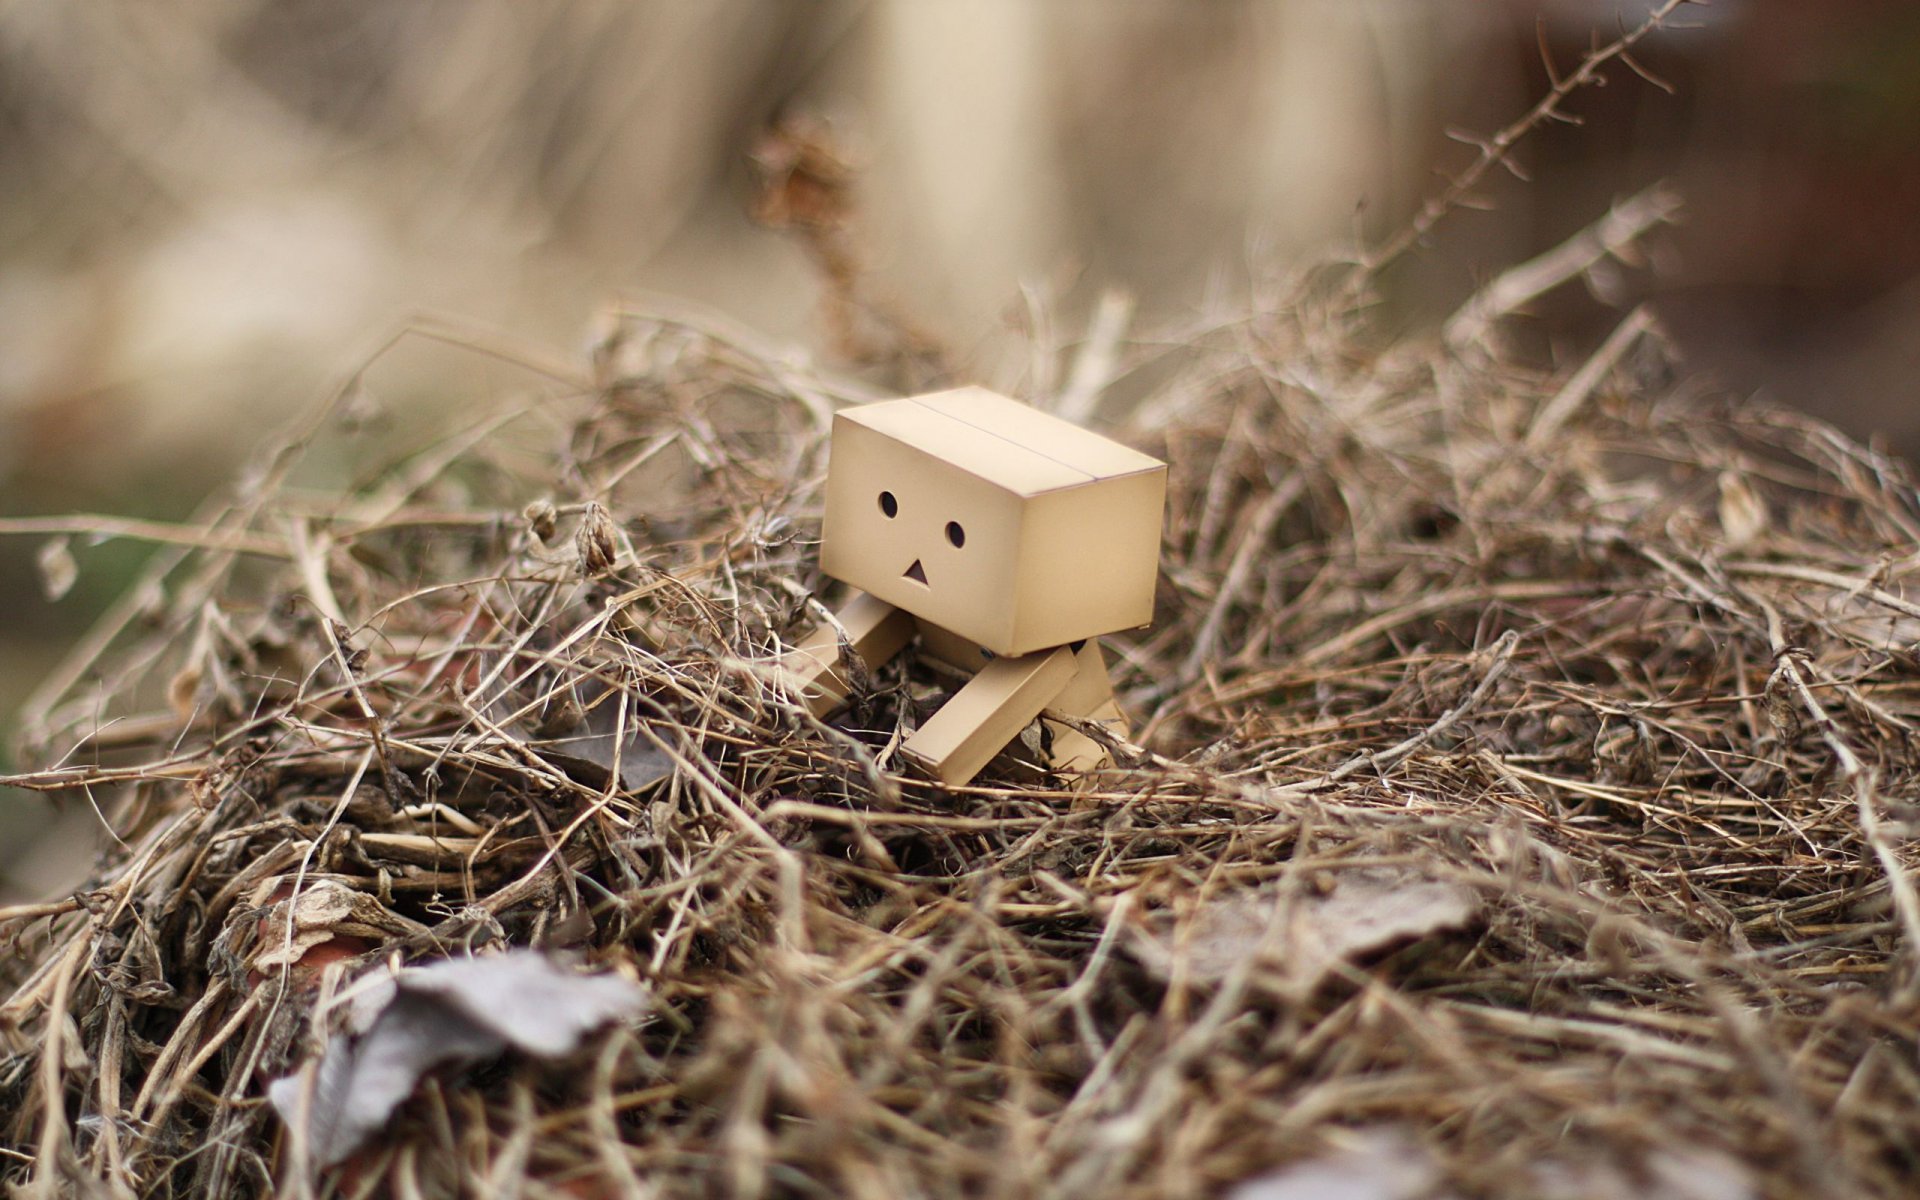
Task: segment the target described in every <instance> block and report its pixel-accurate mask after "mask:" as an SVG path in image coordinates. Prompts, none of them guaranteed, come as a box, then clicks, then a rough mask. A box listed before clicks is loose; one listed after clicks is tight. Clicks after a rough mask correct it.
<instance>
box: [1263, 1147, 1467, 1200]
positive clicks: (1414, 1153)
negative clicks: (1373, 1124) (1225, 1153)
mask: <svg viewBox="0 0 1920 1200" xmlns="http://www.w3.org/2000/svg"><path fill="white" fill-rule="evenodd" d="M1452 1195H1453V1193H1452V1192H1450V1191H1446V1190H1444V1189H1443V1188H1442V1187H1441V1181H1440V1168H1439V1166H1438V1165H1437V1164H1436V1163H1435V1162H1434V1159H1433V1155H1431V1154H1430V1153H1428V1152H1427V1150H1426V1149H1425V1148H1424V1147H1423V1146H1421V1145H1420V1144H1419V1143H1418V1142H1416V1141H1414V1140H1413V1138H1412V1137H1411V1136H1410V1135H1409V1134H1407V1133H1404V1132H1402V1131H1400V1130H1396V1129H1368V1130H1361V1131H1359V1132H1358V1133H1357V1134H1356V1135H1355V1136H1354V1139H1353V1144H1352V1145H1349V1146H1344V1147H1342V1148H1340V1149H1338V1150H1335V1151H1333V1152H1332V1153H1330V1154H1325V1155H1322V1156H1320V1157H1319V1158H1311V1159H1307V1160H1306V1161H1304V1162H1297V1163H1292V1164H1289V1165H1288V1166H1285V1167H1281V1168H1280V1169H1279V1170H1277V1171H1271V1172H1268V1173H1267V1174H1264V1175H1259V1176H1256V1177H1254V1178H1252V1179H1248V1180H1246V1181H1244V1182H1242V1183H1240V1184H1239V1185H1238V1186H1236V1187H1235V1188H1234V1189H1233V1190H1232V1191H1230V1192H1228V1193H1227V1200H1446V1198H1447V1197H1451V1196H1452Z"/></svg>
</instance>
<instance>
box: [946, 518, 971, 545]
mask: <svg viewBox="0 0 1920 1200" xmlns="http://www.w3.org/2000/svg"><path fill="white" fill-rule="evenodd" d="M947 540H948V541H949V542H952V543H953V548H954V549H955V550H958V549H959V548H960V547H962V546H964V545H966V544H967V531H966V530H964V529H962V528H960V522H958V521H948V522H947Z"/></svg>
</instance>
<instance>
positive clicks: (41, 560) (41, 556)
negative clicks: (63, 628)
mask: <svg viewBox="0 0 1920 1200" xmlns="http://www.w3.org/2000/svg"><path fill="white" fill-rule="evenodd" d="M33 561H34V565H36V566H37V567H39V568H40V590H41V591H42V592H43V593H45V594H46V597H47V599H48V600H49V601H53V600H58V599H60V598H61V597H63V596H65V595H66V594H67V593H68V592H70V591H72V590H73V585H74V584H75V583H76V582H78V581H79V579H80V564H78V563H76V562H75V561H74V560H73V544H72V543H71V542H70V541H68V539H66V538H64V537H57V538H53V539H51V540H50V541H48V542H46V543H44V544H43V545H42V546H41V547H40V549H39V551H38V552H37V553H36V554H35V555H34V556H33Z"/></svg>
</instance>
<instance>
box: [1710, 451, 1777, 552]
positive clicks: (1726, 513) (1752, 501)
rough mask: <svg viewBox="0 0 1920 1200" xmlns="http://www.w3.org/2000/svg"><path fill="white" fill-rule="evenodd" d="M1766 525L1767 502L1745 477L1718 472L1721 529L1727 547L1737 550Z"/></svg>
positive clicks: (1733, 473)
mask: <svg viewBox="0 0 1920 1200" xmlns="http://www.w3.org/2000/svg"><path fill="white" fill-rule="evenodd" d="M1766 528H1767V502H1766V501H1765V500H1762V499H1761V498H1760V493H1758V492H1756V491H1754V490H1753V485H1752V484H1751V483H1748V482H1747V477H1746V476H1744V475H1740V474H1737V473H1735V472H1733V471H1722V472H1720V532H1721V536H1722V538H1723V539H1724V543H1725V545H1726V548H1727V549H1729V550H1738V549H1739V548H1740V547H1742V546H1745V545H1746V544H1747V543H1749V542H1751V541H1753V539H1754V538H1756V537H1758V536H1760V534H1762V533H1764V532H1765V531H1766Z"/></svg>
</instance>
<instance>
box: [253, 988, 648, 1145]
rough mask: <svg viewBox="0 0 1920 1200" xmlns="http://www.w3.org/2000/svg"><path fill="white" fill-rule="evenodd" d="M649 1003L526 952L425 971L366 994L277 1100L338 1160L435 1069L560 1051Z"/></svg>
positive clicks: (275, 1087)
mask: <svg viewBox="0 0 1920 1200" xmlns="http://www.w3.org/2000/svg"><path fill="white" fill-rule="evenodd" d="M645 1006H646V993H645V992H644V991H643V990H642V989H641V987H640V986H639V985H638V984H636V983H634V982H632V981H631V980H628V979H625V978H623V977H621V976H618V975H575V974H572V973H570V972H568V971H565V970H562V969H561V968H559V967H557V966H555V965H554V964H553V963H552V962H550V961H549V960H548V959H547V958H546V957H545V956H544V955H541V954H536V953H531V952H526V951H518V952H513V953H509V954H502V955H497V956H494V957H490V958H471V959H458V960H452V961H448V962H440V963H435V964H433V965H431V966H426V967H418V968H413V969H409V970H405V971H401V972H400V973H399V974H397V975H395V976H394V977H393V978H392V979H391V980H389V981H383V982H381V983H379V984H376V985H374V986H372V987H370V988H367V989H366V990H365V991H363V992H362V993H360V994H359V995H357V996H356V997H355V999H354V1002H353V1005H352V1007H351V1009H350V1010H349V1013H348V1017H347V1020H346V1027H345V1029H343V1030H342V1031H341V1032H340V1033H339V1034H336V1035H335V1036H334V1037H333V1038H332V1039H330V1040H329V1041H328V1042H327V1045H326V1048H325V1049H324V1050H323V1051H322V1053H321V1057H320V1061H319V1063H318V1065H317V1067H314V1068H312V1069H309V1070H303V1071H302V1072H301V1073H299V1074H297V1075H290V1076H288V1077H286V1078H284V1079H279V1080H276V1081H274V1083H273V1084H272V1085H271V1086H270V1087H269V1088H268V1090H267V1095H268V1098H269V1099H270V1100H271V1101H272V1102H273V1106H274V1108H275V1110H276V1111H278V1112H279V1114H280V1117H281V1119H282V1120H284V1121H286V1122H287V1123H288V1124H289V1125H297V1124H302V1123H304V1128H305V1130H306V1134H307V1137H308V1139H309V1145H310V1148H311V1153H312V1155H313V1157H314V1159H315V1161H317V1162H319V1163H320V1164H321V1165H322V1166H332V1165H333V1164H335V1163H338V1162H341V1161H343V1160H345V1159H346V1158H348V1157H349V1156H350V1155H352V1154H353V1153H354V1151H356V1150H358V1149H359V1148H360V1146H361V1145H362V1144H364V1143H365V1141H366V1140H367V1138H368V1136H369V1135H371V1134H372V1133H373V1132H374V1131H376V1130H378V1129H380V1128H382V1127H383V1126H385V1124H386V1123H387V1120H388V1118H389V1117H391V1116H392V1115H393V1110H394V1109H396V1108H398V1107H399V1106H400V1104H401V1103H402V1102H404V1101H405V1100H406V1098H407V1097H408V1096H410V1095H412V1094H413V1090H414V1088H415V1087H417V1086H418V1085H419V1082H420V1079H421V1077H422V1076H424V1075H426V1074H427V1073H428V1072H430V1071H432V1070H434V1069H435V1068H438V1067H442V1066H447V1065H452V1064H459V1065H463V1066H464V1065H467V1064H470V1063H475V1062H479V1061H481V1060H483V1059H487V1058H491V1057H493V1056H494V1055H497V1054H499V1053H501V1052H502V1051H504V1050H506V1049H508V1048H513V1049H516V1050H520V1051H522V1052H524V1053H527V1054H534V1055H539V1056H541V1057H544V1058H556V1057H560V1056H562V1055H565V1054H569V1053H571V1052H572V1051H573V1050H574V1049H575V1048H576V1047H577V1046H578V1045H579V1044H580V1040H581V1038H582V1037H584V1036H585V1035H586V1034H587V1033H588V1032H590V1031H592V1030H593V1029H595V1028H598V1027H599V1026H602V1025H605V1024H608V1023H610V1022H612V1021H618V1020H628V1019H631V1018H633V1017H637V1016H639V1015H640V1013H641V1011H642V1010H643V1009H644V1008H645ZM355 1035H357V1036H355ZM309 1080H310V1081H311V1083H310V1085H309ZM309 1087H310V1094H309Z"/></svg>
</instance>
